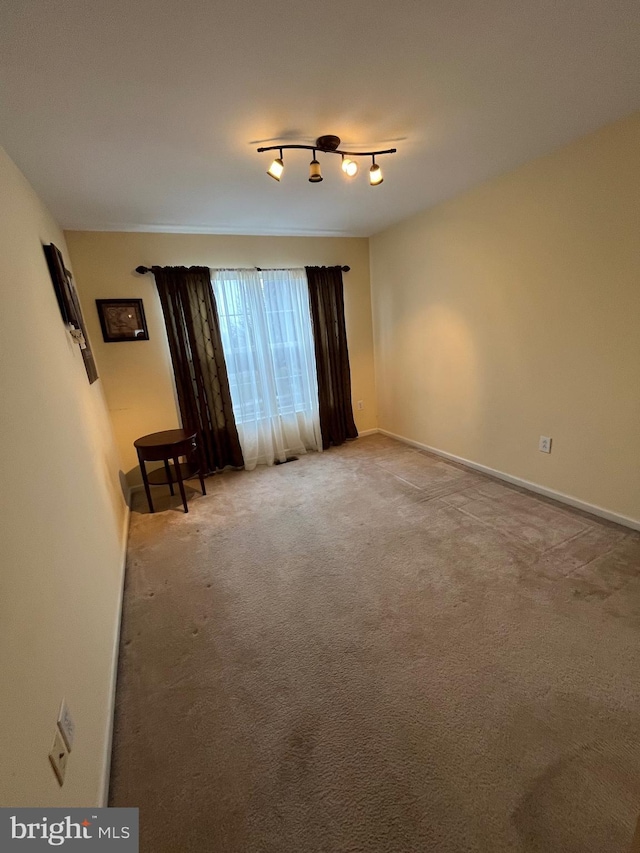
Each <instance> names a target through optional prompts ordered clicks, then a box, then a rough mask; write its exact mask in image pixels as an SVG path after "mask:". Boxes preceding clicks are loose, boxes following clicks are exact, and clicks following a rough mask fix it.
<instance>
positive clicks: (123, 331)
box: [96, 299, 149, 344]
mask: <svg viewBox="0 0 640 853" xmlns="http://www.w3.org/2000/svg"><path fill="white" fill-rule="evenodd" d="M96 307H97V309H98V317H99V319H100V326H101V328H102V337H103V339H104V341H105V343H108V344H115V343H124V341H148V340H149V330H148V329H147V319H146V317H145V314H144V305H143V303H142V299H96Z"/></svg>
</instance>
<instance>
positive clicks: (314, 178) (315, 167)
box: [309, 156, 322, 184]
mask: <svg viewBox="0 0 640 853" xmlns="http://www.w3.org/2000/svg"><path fill="white" fill-rule="evenodd" d="M321 180H322V173H321V171H320V163H318V161H317V160H316V158H315V156H314V158H313V160H312V161H311V162H310V163H309V181H310V182H311V183H312V184H318V183H320V181H321Z"/></svg>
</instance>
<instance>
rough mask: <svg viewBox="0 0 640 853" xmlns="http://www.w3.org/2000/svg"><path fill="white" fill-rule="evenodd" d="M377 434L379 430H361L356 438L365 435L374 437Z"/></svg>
mask: <svg viewBox="0 0 640 853" xmlns="http://www.w3.org/2000/svg"><path fill="white" fill-rule="evenodd" d="M377 432H380V430H379V429H363V430H360V431H359V432H358V438H362V437H363V436H365V435H375V434H376V433H377Z"/></svg>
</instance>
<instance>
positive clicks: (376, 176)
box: [369, 163, 384, 187]
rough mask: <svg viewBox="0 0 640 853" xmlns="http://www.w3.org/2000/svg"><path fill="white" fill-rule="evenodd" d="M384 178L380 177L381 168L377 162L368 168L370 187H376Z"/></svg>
mask: <svg viewBox="0 0 640 853" xmlns="http://www.w3.org/2000/svg"><path fill="white" fill-rule="evenodd" d="M383 180H384V178H383V177H382V169H381V168H380V166H378V164H377V163H374V164H373V166H372V167H371V168H370V169H369V183H370V184H371V186H372V187H377V186H378V184H381V183H382V181H383Z"/></svg>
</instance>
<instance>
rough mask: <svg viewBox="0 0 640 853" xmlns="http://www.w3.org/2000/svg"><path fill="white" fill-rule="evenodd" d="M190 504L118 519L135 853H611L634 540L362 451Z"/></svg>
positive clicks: (625, 707) (632, 665)
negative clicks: (122, 528) (123, 564)
mask: <svg viewBox="0 0 640 853" xmlns="http://www.w3.org/2000/svg"><path fill="white" fill-rule="evenodd" d="M207 489H208V494H207V496H206V497H200V496H199V494H198V492H197V491H195V489H194V490H190V492H189V495H190V504H189V506H190V512H189V514H188V515H184V514H183V513H182V511H181V508H180V505H179V498H178V497H176V498H174V499H170V498H168V497H166V498H160V497H157V506H158V507H159V508H164V511H162V512H158V513H157V514H155V515H149V514H147V512H146V507H145V506H144V502H143V501H144V498H143V496H142V495H141V496H139V503H138V505H137V509H135V510H134V512H133V517H132V519H133V520H132V526H131V539H130V547H129V561H128V572H127V586H126V595H125V609H124V624H123V635H122V654H121V662H120V674H119V681H118V695H117V719H116V730H115V748H114V760H113V774H112V789H111V802H112V805H115V806H139V807H140V810H141V813H140V816H141V834H142V846H141V850H142V851H145V853H146V851H148V853H164V851H218V852H219V853H320V851H322V853H338V851H340V853H405V851H407V853H408V851H411V853H426V851H438V853H460V851H483V853H484V851H486V853H500V852H501V851H509V853H518V851H527V853H534V851H535V852H536V853H538V851H540V853H543V852H544V853H560V851H562V853H623V851H626V850H627V848H628V846H629V845H630V843H631V837H632V835H633V829H634V826H635V821H636V817H637V815H638V812H639V811H640V642H639V641H640V536H639V535H637V534H635V533H632V532H630V531H628V530H625V529H623V528H620V527H616V526H615V525H611V524H608V523H606V522H600V521H598V520H597V519H595V518H592V517H590V516H587V515H584V514H581V513H578V512H575V511H573V510H571V509H568V508H566V507H563V506H560V505H559V504H555V503H553V502H551V501H548V500H544V499H540V498H537V497H535V496H533V495H531V494H528V493H525V492H521V491H519V490H516V489H514V488H512V487H509V486H507V485H504V484H502V483H499V482H496V481H494V480H491V479H489V478H485V477H483V476H481V475H478V474H475V473H472V472H469V471H466V470H464V469H462V468H460V467H457V466H455V465H452V464H449V463H447V462H444V461H442V460H440V459H438V458H437V457H434V456H430V455H428V454H425V453H421V452H418V451H416V450H413V449H410V448H408V447H406V446H404V445H401V444H398V443H397V442H394V441H392V440H390V439H387V438H385V437H383V436H371V437H368V438H363V439H359V440H357V441H355V442H352V443H350V444H347V445H345V446H344V447H341V448H337V449H332V450H330V451H329V452H327V453H323V454H310V455H308V456H305V457H302V458H301V459H300V460H299V461H297V462H292V463H290V464H287V465H282V466H279V467H273V468H259V469H256V470H255V471H253V472H251V473H246V472H228V473H226V474H224V475H220V476H216V477H212V478H209V479H208V480H207ZM159 494H160V491H159V490H156V492H155V495H156V496H158V495H159ZM163 501H164V503H163Z"/></svg>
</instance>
